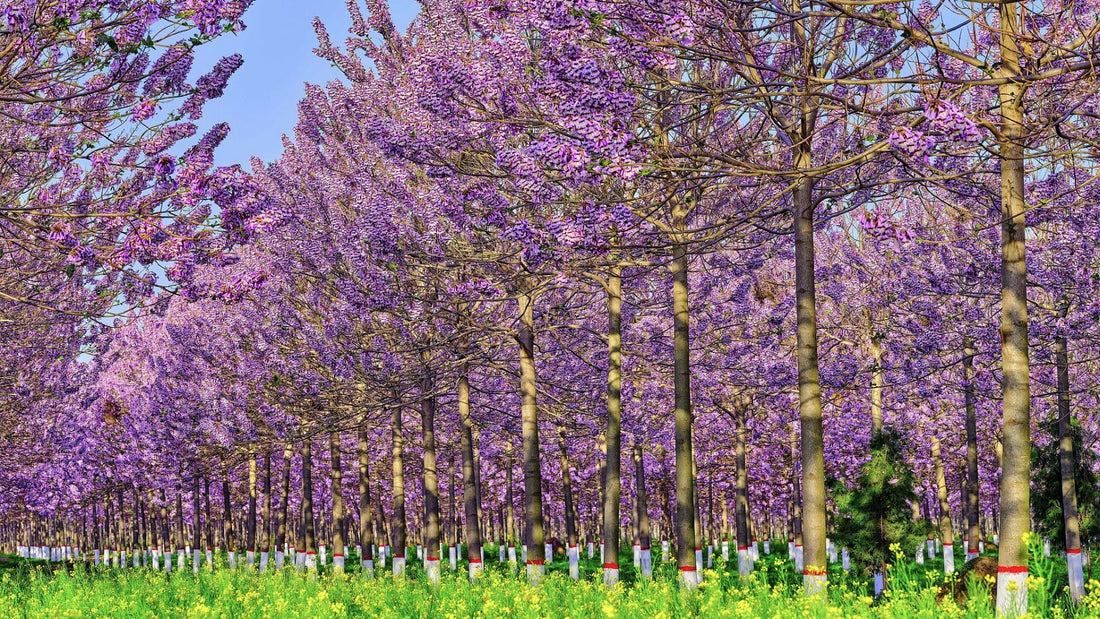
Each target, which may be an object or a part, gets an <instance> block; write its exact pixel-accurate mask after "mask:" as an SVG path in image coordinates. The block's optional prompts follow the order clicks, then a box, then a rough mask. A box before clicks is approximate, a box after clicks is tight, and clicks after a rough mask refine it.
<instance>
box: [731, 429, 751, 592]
mask: <svg viewBox="0 0 1100 619" xmlns="http://www.w3.org/2000/svg"><path fill="white" fill-rule="evenodd" d="M745 432H746V429H745V410H744V409H743V408H741V407H739V408H738V410H737V428H736V433H737V437H736V439H735V447H734V452H735V453H734V459H735V461H736V464H735V467H736V469H737V482H736V483H737V486H736V488H737V504H736V505H737V507H736V509H735V510H734V519H735V520H736V524H737V571H738V572H739V573H740V574H741V575H742V576H747V575H748V574H749V572H750V571H752V560H751V555H750V554H749V474H748V466H747V464H746V457H745Z"/></svg>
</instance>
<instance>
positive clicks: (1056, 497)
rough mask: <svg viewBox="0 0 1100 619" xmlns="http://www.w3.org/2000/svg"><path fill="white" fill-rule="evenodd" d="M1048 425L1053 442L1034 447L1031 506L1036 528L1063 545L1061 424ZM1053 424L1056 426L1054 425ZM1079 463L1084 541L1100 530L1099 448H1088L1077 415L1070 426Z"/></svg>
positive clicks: (1076, 476) (1077, 475) (1076, 477)
mask: <svg viewBox="0 0 1100 619" xmlns="http://www.w3.org/2000/svg"><path fill="white" fill-rule="evenodd" d="M1044 425H1047V426H1048V427H1047V429H1048V431H1050V433H1051V435H1052V436H1053V437H1054V440H1052V441H1051V442H1050V443H1049V444H1047V445H1044V446H1042V447H1037V446H1034V445H1033V446H1032V448H1031V470H1032V474H1031V506H1032V513H1034V514H1035V530H1036V532H1037V533H1039V534H1040V535H1042V536H1044V537H1046V538H1047V539H1049V540H1050V542H1051V544H1052V545H1053V546H1054V547H1056V548H1060V547H1063V546H1064V545H1065V541H1066V523H1065V519H1064V517H1063V515H1062V464H1061V461H1060V460H1059V458H1058V425H1057V423H1054V424H1049V425H1048V424H1044ZM1051 426H1052V427H1051ZM1070 437H1071V440H1072V441H1073V453H1074V455H1076V458H1075V460H1076V462H1075V464H1076V466H1075V467H1074V471H1073V475H1074V481H1075V486H1076V487H1077V511H1078V519H1079V521H1080V523H1081V543H1082V545H1084V544H1085V543H1086V542H1087V541H1089V540H1094V539H1097V537H1096V536H1097V535H1098V534H1100V481H1098V479H1097V476H1096V473H1095V465H1096V452H1094V451H1092V450H1090V449H1085V448H1084V445H1083V444H1082V440H1081V427H1080V425H1079V424H1078V422H1077V420H1076V419H1074V420H1073V423H1072V424H1071V426H1070Z"/></svg>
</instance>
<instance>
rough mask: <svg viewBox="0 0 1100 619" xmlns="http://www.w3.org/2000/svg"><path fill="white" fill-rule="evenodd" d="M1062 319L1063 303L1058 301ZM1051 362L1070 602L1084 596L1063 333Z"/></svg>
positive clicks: (1065, 309)
mask: <svg viewBox="0 0 1100 619" xmlns="http://www.w3.org/2000/svg"><path fill="white" fill-rule="evenodd" d="M1061 305H1062V307H1060V310H1061V312H1060V314H1061V316H1062V317H1063V318H1064V317H1065V314H1066V311H1067V306H1066V302H1065V300H1064V299H1063V300H1062V301H1061ZM1054 363H1055V366H1056V367H1057V372H1058V463H1059V465H1060V468H1061V477H1062V518H1063V520H1064V524H1065V530H1066V540H1065V542H1066V564H1067V569H1068V574H1069V594H1070V598H1071V599H1072V600H1073V603H1074V604H1077V603H1078V602H1080V601H1081V598H1082V597H1083V596H1084V595H1085V580H1084V571H1083V566H1082V562H1081V558H1082V557H1081V522H1080V519H1079V515H1078V511H1077V485H1076V483H1077V482H1076V479H1075V478H1074V477H1075V471H1074V464H1075V462H1076V457H1075V456H1076V454H1074V449H1073V412H1072V411H1071V410H1070V400H1069V346H1068V344H1067V342H1066V336H1065V334H1064V333H1062V332H1059V333H1058V334H1057V335H1055V337H1054Z"/></svg>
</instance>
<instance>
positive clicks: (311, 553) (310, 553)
mask: <svg viewBox="0 0 1100 619" xmlns="http://www.w3.org/2000/svg"><path fill="white" fill-rule="evenodd" d="M315 554H317V553H316V552H313V551H310V552H307V553H306V556H307V557H308V556H310V555H315Z"/></svg>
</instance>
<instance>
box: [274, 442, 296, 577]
mask: <svg viewBox="0 0 1100 619" xmlns="http://www.w3.org/2000/svg"><path fill="white" fill-rule="evenodd" d="M293 457H294V453H293V452H292V451H291V449H290V443H287V444H286V445H284V446H283V485H282V487H281V488H279V528H278V529H277V530H276V534H275V569H282V567H283V559H284V558H285V555H284V550H283V549H284V548H286V543H287V539H286V538H287V532H288V530H289V526H290V465H291V464H292V463H293ZM290 559H291V561H293V560H294V557H291V558H290Z"/></svg>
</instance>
